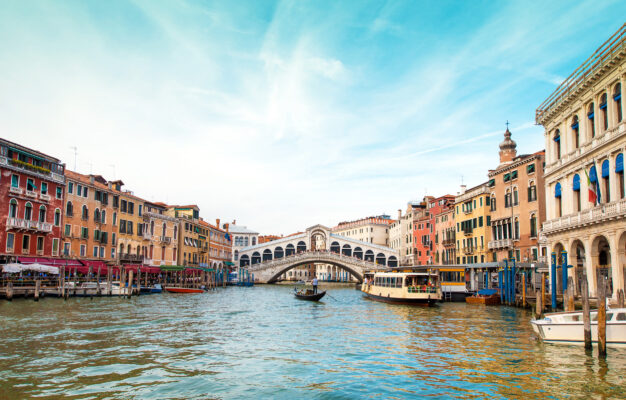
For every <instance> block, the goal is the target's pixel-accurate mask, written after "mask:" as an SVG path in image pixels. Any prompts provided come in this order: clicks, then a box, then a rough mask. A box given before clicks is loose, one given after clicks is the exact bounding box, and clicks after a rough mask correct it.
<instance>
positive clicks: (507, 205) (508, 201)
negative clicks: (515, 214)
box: [504, 189, 511, 208]
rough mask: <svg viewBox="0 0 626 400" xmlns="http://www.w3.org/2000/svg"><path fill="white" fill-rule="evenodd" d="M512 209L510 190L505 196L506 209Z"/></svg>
mask: <svg viewBox="0 0 626 400" xmlns="http://www.w3.org/2000/svg"><path fill="white" fill-rule="evenodd" d="M509 207H511V191H510V190H509V189H507V190H506V193H505V194H504V208H509Z"/></svg>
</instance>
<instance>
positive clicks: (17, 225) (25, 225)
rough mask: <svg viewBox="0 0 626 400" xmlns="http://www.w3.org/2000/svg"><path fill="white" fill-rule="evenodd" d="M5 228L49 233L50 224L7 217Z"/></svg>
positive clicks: (50, 229)
mask: <svg viewBox="0 0 626 400" xmlns="http://www.w3.org/2000/svg"><path fill="white" fill-rule="evenodd" d="M7 229H20V230H25V231H36V232H44V233H50V232H52V224H49V223H47V222H39V221H29V220H26V219H22V218H11V217H9V218H7Z"/></svg>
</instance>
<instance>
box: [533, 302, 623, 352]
mask: <svg viewBox="0 0 626 400" xmlns="http://www.w3.org/2000/svg"><path fill="white" fill-rule="evenodd" d="M590 317H591V318H590V319H591V340H592V341H593V342H597V341H598V312H597V311H595V310H594V311H591V313H590ZM530 322H531V324H532V327H533V330H534V331H535V333H536V334H537V335H539V337H541V339H542V340H543V341H544V342H549V343H584V337H585V331H584V325H583V313H582V311H573V312H572V311H566V312H557V313H548V314H545V318H543V319H540V320H532V321H530ZM606 344H607V346H621V347H623V346H626V308H615V309H609V310H607V311H606Z"/></svg>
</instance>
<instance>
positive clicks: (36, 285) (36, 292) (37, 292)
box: [35, 279, 41, 301]
mask: <svg viewBox="0 0 626 400" xmlns="http://www.w3.org/2000/svg"><path fill="white" fill-rule="evenodd" d="M39 290H41V281H40V280H39V279H37V280H36V281H35V301H39Z"/></svg>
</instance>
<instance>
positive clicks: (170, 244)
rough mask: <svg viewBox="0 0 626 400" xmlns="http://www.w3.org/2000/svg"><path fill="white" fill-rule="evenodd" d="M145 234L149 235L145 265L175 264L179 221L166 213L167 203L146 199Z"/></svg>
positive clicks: (176, 261)
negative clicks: (152, 201)
mask: <svg viewBox="0 0 626 400" xmlns="http://www.w3.org/2000/svg"><path fill="white" fill-rule="evenodd" d="M142 217H143V223H144V228H143V229H144V230H145V234H146V236H148V235H149V236H150V237H151V239H150V244H149V246H150V247H149V248H148V254H147V257H146V260H144V263H145V264H146V265H152V266H161V265H177V263H178V234H179V229H180V228H179V224H180V221H179V220H178V219H177V218H174V217H172V216H169V215H167V205H166V204H164V203H151V202H148V201H146V202H145V203H144V209H143V215H142Z"/></svg>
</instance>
